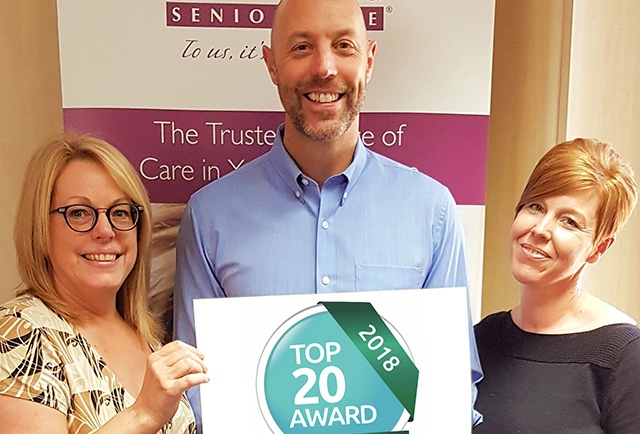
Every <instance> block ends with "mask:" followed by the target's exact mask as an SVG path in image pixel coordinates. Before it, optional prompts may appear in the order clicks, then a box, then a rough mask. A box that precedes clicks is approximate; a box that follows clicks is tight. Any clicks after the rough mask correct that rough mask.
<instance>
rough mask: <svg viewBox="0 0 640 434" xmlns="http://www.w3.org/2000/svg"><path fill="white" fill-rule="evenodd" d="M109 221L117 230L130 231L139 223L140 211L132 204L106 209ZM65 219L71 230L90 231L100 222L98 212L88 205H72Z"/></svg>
mask: <svg viewBox="0 0 640 434" xmlns="http://www.w3.org/2000/svg"><path fill="white" fill-rule="evenodd" d="M106 214H107V220H109V223H111V226H113V227H114V228H115V229H117V230H119V231H128V230H131V229H133V228H134V227H135V226H136V224H137V223H138V218H139V211H138V209H137V208H136V207H135V206H132V205H130V204H116V205H113V206H111V207H109V208H107V209H106ZM64 217H65V219H66V221H67V223H68V224H69V226H70V227H71V229H73V230H76V231H80V232H85V231H90V230H91V229H93V227H94V226H95V224H96V222H97V220H98V210H96V209H95V208H93V207H90V206H88V205H72V206H70V207H69V208H67V211H66V212H65V214H64Z"/></svg>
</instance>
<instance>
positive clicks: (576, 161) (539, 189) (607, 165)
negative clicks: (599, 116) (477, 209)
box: [516, 138, 638, 245]
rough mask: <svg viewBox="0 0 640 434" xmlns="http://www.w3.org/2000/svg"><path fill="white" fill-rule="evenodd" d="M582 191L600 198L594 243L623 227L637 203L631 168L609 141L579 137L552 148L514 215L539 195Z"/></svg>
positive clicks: (535, 171)
mask: <svg viewBox="0 0 640 434" xmlns="http://www.w3.org/2000/svg"><path fill="white" fill-rule="evenodd" d="M583 190H593V191H595V192H596V193H597V194H598V197H599V199H600V203H599V206H598V209H597V213H596V215H597V219H598V222H597V225H596V229H595V234H594V241H595V244H596V245H597V244H599V243H600V242H601V241H602V240H604V239H606V238H609V237H612V236H615V235H616V234H617V233H618V232H619V231H620V229H622V227H623V226H624V224H625V222H626V221H627V219H628V218H629V216H630V215H631V212H632V211H633V208H634V207H635V206H636V203H637V202H638V185H637V184H636V181H635V179H634V173H633V169H632V168H631V166H630V165H629V164H628V163H626V162H625V161H623V160H622V158H621V157H620V155H618V153H617V152H616V151H615V149H613V146H611V145H610V144H608V143H603V142H600V141H598V140H595V139H583V138H578V139H574V140H571V141H567V142H563V143H560V144H558V145H556V146H554V147H553V148H551V149H550V150H549V151H548V152H547V153H546V154H544V155H543V156H542V158H541V159H540V161H538V164H537V165H536V167H535V168H534V169H533V172H532V173H531V176H530V177H529V181H528V182H527V185H526V186H525V188H524V191H523V192H522V195H521V196H520V200H519V201H518V206H517V207H516V214H517V213H518V212H520V210H521V209H522V207H524V206H525V205H527V204H530V203H532V202H535V201H537V200H540V199H541V198H545V197H548V196H555V195H561V194H566V193H571V192H572V191H583Z"/></svg>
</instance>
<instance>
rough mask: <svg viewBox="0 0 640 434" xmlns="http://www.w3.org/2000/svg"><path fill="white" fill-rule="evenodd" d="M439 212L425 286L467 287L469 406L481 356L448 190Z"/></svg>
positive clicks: (460, 234) (476, 416)
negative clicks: (469, 358) (469, 364)
mask: <svg viewBox="0 0 640 434" xmlns="http://www.w3.org/2000/svg"><path fill="white" fill-rule="evenodd" d="M441 199H442V201H441V208H440V214H439V215H437V216H435V218H434V229H433V243H434V248H433V252H434V253H433V258H432V264H431V268H430V270H429V274H428V275H427V279H426V281H425V284H424V287H425V288H429V287H431V288H447V287H465V288H467V317H468V322H469V351H470V356H471V360H470V363H471V388H472V390H471V396H472V405H473V404H474V403H475V402H476V397H477V395H478V387H477V383H478V382H479V381H480V380H481V379H482V376H483V374H482V368H481V366H480V357H479V356H478V348H477V346H476V340H475V334H474V332H473V321H472V319H471V303H470V297H469V285H468V280H467V264H466V257H465V247H464V228H463V226H462V221H461V220H460V216H459V215H458V212H457V208H456V203H455V201H454V199H453V196H452V195H451V192H449V190H447V189H445V191H444V193H443V194H442V196H441ZM480 422H482V415H481V414H480V413H479V412H478V411H476V410H475V409H473V408H472V424H473V425H474V426H475V425H477V424H479V423H480Z"/></svg>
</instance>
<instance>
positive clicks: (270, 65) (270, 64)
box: [262, 45, 278, 86]
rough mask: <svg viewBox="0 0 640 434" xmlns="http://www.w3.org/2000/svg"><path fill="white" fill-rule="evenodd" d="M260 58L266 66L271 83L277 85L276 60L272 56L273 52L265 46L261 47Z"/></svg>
mask: <svg viewBox="0 0 640 434" xmlns="http://www.w3.org/2000/svg"><path fill="white" fill-rule="evenodd" d="M262 58H263V59H264V64H265V65H267V71H269V76H270V77H271V82H272V83H273V84H275V85H276V86H277V85H278V74H277V72H276V59H275V56H274V54H273V50H272V49H271V48H269V47H267V46H266V45H263V46H262Z"/></svg>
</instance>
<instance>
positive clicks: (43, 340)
mask: <svg viewBox="0 0 640 434" xmlns="http://www.w3.org/2000/svg"><path fill="white" fill-rule="evenodd" d="M18 313H19V312H18ZM63 339H64V336H62V335H61V334H60V333H57V332H56V331H55V330H47V329H43V328H40V327H37V326H35V325H34V324H32V323H31V322H30V321H28V320H26V319H24V318H22V317H20V316H19V315H18V314H15V315H14V314H8V315H6V316H3V317H0V393H2V394H3V395H6V396H12V397H15V398H20V399H26V400H29V401H33V402H38V403H40V404H43V405H46V406H48V407H51V408H54V409H56V410H58V411H60V412H62V413H64V414H65V415H66V414H67V410H68V409H69V407H70V400H71V396H70V395H71V394H70V391H69V388H68V384H67V383H66V381H65V378H66V374H65V372H64V362H63V360H62V357H61V350H60V349H61V348H64V341H63Z"/></svg>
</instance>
